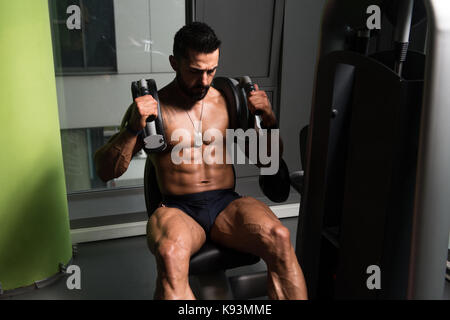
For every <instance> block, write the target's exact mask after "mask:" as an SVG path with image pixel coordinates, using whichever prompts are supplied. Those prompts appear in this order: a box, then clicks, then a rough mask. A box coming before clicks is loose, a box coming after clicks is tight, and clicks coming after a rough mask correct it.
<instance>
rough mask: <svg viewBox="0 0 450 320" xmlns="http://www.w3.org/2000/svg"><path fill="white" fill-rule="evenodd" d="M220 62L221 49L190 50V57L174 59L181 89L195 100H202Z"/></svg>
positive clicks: (174, 66) (173, 64)
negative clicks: (204, 51) (210, 50)
mask: <svg viewBox="0 0 450 320" xmlns="http://www.w3.org/2000/svg"><path fill="white" fill-rule="evenodd" d="M218 64H219V49H217V50H216V51H214V52H211V53H199V52H196V51H193V50H188V58H187V59H186V58H181V59H180V60H174V63H172V67H173V68H174V69H175V71H176V72H177V81H178V85H179V86H180V88H181V90H183V92H184V93H185V94H186V95H187V96H189V97H190V98H192V99H193V100H194V101H198V100H202V99H203V98H204V97H205V96H206V94H207V93H208V90H209V88H210V86H211V83H212V81H213V79H214V75H215V74H216V70H217V67H218Z"/></svg>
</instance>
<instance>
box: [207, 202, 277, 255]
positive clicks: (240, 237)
mask: <svg viewBox="0 0 450 320" xmlns="http://www.w3.org/2000/svg"><path fill="white" fill-rule="evenodd" d="M278 225H281V222H280V220H279V219H278V218H277V216H276V215H275V214H274V213H273V212H272V210H270V208H269V207H268V206H267V205H266V204H264V203H263V202H261V201H259V200H256V199H254V198H251V197H242V198H239V199H237V200H234V201H233V202H231V203H230V204H229V205H228V206H227V207H226V208H225V209H224V210H223V211H222V212H221V213H220V214H219V215H218V217H217V219H216V221H215V222H214V225H213V227H212V229H211V239H212V240H213V241H215V242H217V243H219V244H222V245H224V246H227V247H231V248H235V249H239V250H241V251H246V252H251V253H254V254H259V252H258V249H260V246H261V243H262V242H264V239H263V238H262V237H264V236H265V235H268V234H270V233H271V230H272V229H273V227H274V226H278ZM255 246H256V247H255Z"/></svg>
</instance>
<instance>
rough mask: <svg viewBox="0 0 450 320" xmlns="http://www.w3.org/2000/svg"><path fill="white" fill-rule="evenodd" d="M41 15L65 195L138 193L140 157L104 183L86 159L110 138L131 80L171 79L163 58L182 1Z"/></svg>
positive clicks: (63, 2)
mask: <svg viewBox="0 0 450 320" xmlns="http://www.w3.org/2000/svg"><path fill="white" fill-rule="evenodd" d="M49 11H50V19H51V26H52V41H53V52H54V63H55V73H56V87H57V93H58V108H59V118H60V127H61V143H62V149H63V159H64V170H65V175H66V185H67V192H68V194H69V195H72V194H73V195H79V194H80V193H85V192H92V191H100V190H112V189H115V190H120V188H129V187H142V185H143V173H144V164H145V160H146V155H145V154H144V153H139V154H138V155H136V156H135V157H134V158H133V160H132V162H131V163H130V167H129V169H128V170H127V172H126V173H125V174H124V175H123V176H121V177H119V178H117V179H114V180H112V181H108V182H107V183H104V182H103V181H101V180H100V179H99V178H98V177H97V175H96V170H95V167H94V161H93V158H94V154H95V151H96V150H97V149H98V148H99V147H100V146H102V145H103V144H104V143H105V142H106V141H107V140H108V139H109V138H110V137H111V136H112V135H113V134H114V133H115V132H117V130H118V128H119V125H120V123H121V120H122V117H123V115H124V113H125V111H126V109H127V108H128V106H129V105H130V103H131V102H132V97H131V90H130V85H131V82H132V81H136V80H139V79H141V78H147V79H148V78H153V79H155V81H156V83H157V85H158V87H159V88H160V87H162V86H164V85H166V84H167V83H169V82H170V81H172V79H173V78H174V72H173V70H172V68H171V67H170V64H169V55H170V54H172V45H173V36H174V35H175V32H176V31H177V30H178V29H179V28H181V27H182V26H183V25H184V24H185V17H186V13H185V0H133V1H123V0H49ZM70 205H71V204H70V201H69V209H70ZM70 214H71V219H73V218H74V217H73V214H74V213H73V212H70Z"/></svg>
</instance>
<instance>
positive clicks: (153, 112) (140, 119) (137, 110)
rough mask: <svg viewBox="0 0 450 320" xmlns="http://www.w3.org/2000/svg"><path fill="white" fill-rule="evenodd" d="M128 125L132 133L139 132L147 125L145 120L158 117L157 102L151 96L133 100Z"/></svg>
mask: <svg viewBox="0 0 450 320" xmlns="http://www.w3.org/2000/svg"><path fill="white" fill-rule="evenodd" d="M131 108H132V111H131V116H130V120H129V122H128V123H129V124H130V127H131V129H133V130H134V131H136V132H137V131H141V130H142V129H144V128H145V126H146V124H147V118H148V117H150V116H155V117H157V116H158V102H157V101H156V100H155V99H154V98H153V97H152V96H151V95H145V96H141V97H137V98H136V99H134V103H133V105H132V107H131Z"/></svg>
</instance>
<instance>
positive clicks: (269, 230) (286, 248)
mask: <svg viewBox="0 0 450 320" xmlns="http://www.w3.org/2000/svg"><path fill="white" fill-rule="evenodd" d="M261 241H262V242H263V244H264V251H265V252H264V256H265V258H266V259H270V260H285V259H286V258H287V257H289V255H290V253H291V250H290V249H291V246H292V245H291V235H290V232H289V229H288V228H286V227H285V226H283V225H282V224H281V223H272V224H269V225H268V226H267V227H266V228H265V231H264V232H262V234H261Z"/></svg>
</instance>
